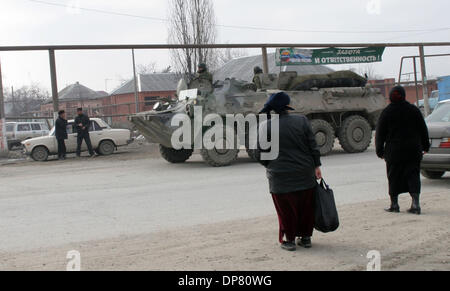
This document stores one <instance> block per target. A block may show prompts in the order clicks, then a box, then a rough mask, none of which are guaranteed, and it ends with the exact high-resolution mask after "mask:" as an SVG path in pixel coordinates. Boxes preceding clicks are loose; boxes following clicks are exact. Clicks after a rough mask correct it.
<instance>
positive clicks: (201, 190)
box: [0, 150, 450, 252]
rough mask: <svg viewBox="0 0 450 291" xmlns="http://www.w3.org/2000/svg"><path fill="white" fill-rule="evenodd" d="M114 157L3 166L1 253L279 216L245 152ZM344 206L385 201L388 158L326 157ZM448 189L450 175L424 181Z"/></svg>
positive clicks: (259, 171)
mask: <svg viewBox="0 0 450 291" xmlns="http://www.w3.org/2000/svg"><path fill="white" fill-rule="evenodd" d="M123 155H124V156H122V157H121V158H120V159H116V158H114V157H110V158H101V157H100V158H97V159H94V160H91V159H82V160H75V159H72V160H68V161H65V162H58V161H54V162H47V163H33V162H30V163H26V164H20V165H9V166H0V185H1V187H0V252H3V251H20V250H27V249H34V248H40V247H49V246H57V245H60V244H63V243H71V242H79V241H88V240H94V239H95V240H98V239H105V238H110V237H117V236H120V235H135V234H146V233H152V232H155V231H160V230H165V229H170V228H175V227H177V228H178V227H180V226H181V227H182V226H191V225H197V224H208V223H212V222H221V221H228V220H235V219H241V218H253V217H259V216H264V215H270V214H273V213H274V210H273V206H272V201H271V198H270V196H269V194H268V185H267V181H266V178H265V171H264V169H263V168H262V167H261V166H259V165H258V164H255V163H251V162H250V161H249V159H247V158H245V157H243V158H241V159H240V161H239V162H238V163H237V164H235V165H233V166H231V167H226V168H210V167H208V166H206V165H205V164H204V163H203V162H201V160H200V158H199V156H198V155H196V156H194V158H193V160H192V161H190V162H189V163H186V164H183V165H170V164H167V163H166V162H165V161H163V160H161V159H150V158H143V159H131V160H127V159H126V158H124V157H125V155H126V154H123ZM323 163H324V167H323V172H324V175H325V177H326V179H327V182H328V183H329V184H330V185H331V186H332V187H333V189H334V190H335V193H336V199H337V201H338V203H339V204H348V203H353V202H363V201H372V200H377V199H380V198H386V194H385V193H386V191H387V186H386V181H385V169H384V167H385V166H384V163H383V162H382V161H381V160H379V159H377V158H376V157H375V154H374V152H373V150H370V151H368V152H366V153H362V154H354V155H349V154H345V153H343V152H342V151H336V152H334V153H333V154H332V155H331V156H329V157H325V158H323ZM423 182H424V192H425V193H432V192H442V191H448V189H450V176H449V175H447V176H446V178H445V179H443V180H441V181H428V180H424V181H423Z"/></svg>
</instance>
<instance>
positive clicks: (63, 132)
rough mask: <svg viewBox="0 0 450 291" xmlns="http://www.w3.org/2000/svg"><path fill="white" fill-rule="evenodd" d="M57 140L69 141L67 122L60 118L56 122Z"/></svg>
mask: <svg viewBox="0 0 450 291" xmlns="http://www.w3.org/2000/svg"><path fill="white" fill-rule="evenodd" d="M55 137H56V139H67V120H65V119H62V118H61V117H58V119H56V121H55Z"/></svg>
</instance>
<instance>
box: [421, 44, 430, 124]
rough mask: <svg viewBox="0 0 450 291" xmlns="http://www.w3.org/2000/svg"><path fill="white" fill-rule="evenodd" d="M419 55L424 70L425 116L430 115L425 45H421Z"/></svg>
mask: <svg viewBox="0 0 450 291" xmlns="http://www.w3.org/2000/svg"><path fill="white" fill-rule="evenodd" d="M419 55H420V68H421V70H422V91H423V107H424V109H425V117H427V116H428V115H430V113H431V110H430V102H429V100H428V78H427V70H426V65H425V53H424V49H423V46H422V45H421V46H419Z"/></svg>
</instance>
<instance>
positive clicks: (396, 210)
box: [385, 195, 400, 213]
mask: <svg viewBox="0 0 450 291" xmlns="http://www.w3.org/2000/svg"><path fill="white" fill-rule="evenodd" d="M390 197H391V207H390V208H388V209H385V211H386V212H390V213H400V205H398V196H397V195H391V196H390Z"/></svg>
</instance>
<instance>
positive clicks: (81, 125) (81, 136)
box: [75, 108, 95, 157]
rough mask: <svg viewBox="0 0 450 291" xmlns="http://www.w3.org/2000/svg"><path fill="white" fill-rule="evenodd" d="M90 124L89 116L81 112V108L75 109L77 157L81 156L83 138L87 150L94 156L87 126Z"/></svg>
mask: <svg viewBox="0 0 450 291" xmlns="http://www.w3.org/2000/svg"><path fill="white" fill-rule="evenodd" d="M90 125H91V120H90V119H89V117H88V116H87V115H86V114H84V113H83V108H78V109H77V117H76V118H75V126H76V129H77V133H78V136H77V157H80V156H81V144H82V143H83V140H84V141H85V142H86V146H87V148H88V151H89V155H90V156H91V157H94V156H95V154H94V150H93V149H92V144H91V137H90V136H89V126H90Z"/></svg>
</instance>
